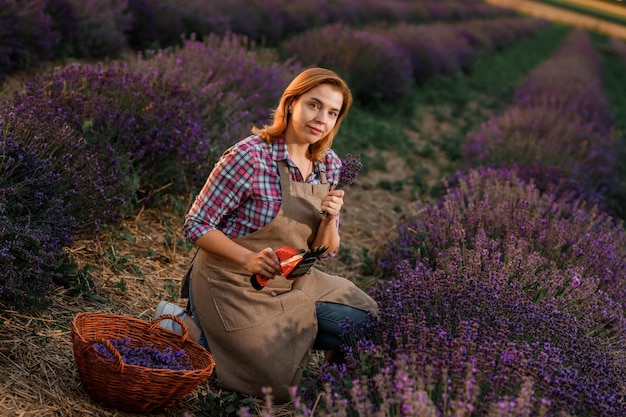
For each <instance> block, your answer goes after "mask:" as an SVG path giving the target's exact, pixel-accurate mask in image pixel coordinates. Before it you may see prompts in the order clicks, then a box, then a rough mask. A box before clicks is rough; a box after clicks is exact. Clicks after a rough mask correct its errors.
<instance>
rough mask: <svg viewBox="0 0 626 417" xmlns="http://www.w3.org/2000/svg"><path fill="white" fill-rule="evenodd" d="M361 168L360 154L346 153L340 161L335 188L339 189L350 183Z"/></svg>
mask: <svg viewBox="0 0 626 417" xmlns="http://www.w3.org/2000/svg"><path fill="white" fill-rule="evenodd" d="M361 168H363V164H362V163H361V155H358V154H354V155H353V154H347V155H346V159H344V160H343V161H341V172H340V173H339V182H337V187H335V189H337V190H338V189H341V188H343V187H345V186H346V185H352V183H353V182H354V181H355V180H356V177H357V176H358V175H359V171H360V170H361Z"/></svg>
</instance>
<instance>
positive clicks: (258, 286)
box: [250, 274, 270, 291]
mask: <svg viewBox="0 0 626 417" xmlns="http://www.w3.org/2000/svg"><path fill="white" fill-rule="evenodd" d="M269 282H270V279H269V278H265V277H263V276H261V275H260V274H252V276H250V284H252V287H254V289H255V290H257V291H261V290H262V289H263V287H265V286H266V285H267V284H268V283H269Z"/></svg>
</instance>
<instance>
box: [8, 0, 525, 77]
mask: <svg viewBox="0 0 626 417" xmlns="http://www.w3.org/2000/svg"><path fill="white" fill-rule="evenodd" d="M512 14H513V13H512V11H511V10H509V9H503V8H498V7H495V6H490V5H486V4H483V3H481V2H479V1H477V0H464V1H461V0H446V1H432V0H428V1H426V0H423V1H409V0H391V1H385V2H379V1H376V0H359V1H357V0H333V1H330V0H305V1H298V2H293V1H289V0H267V1H262V2H259V1H253V0H229V1H221V0H186V1H183V2H181V1H178V0H27V1H16V0H0V82H1V81H2V78H3V75H5V74H8V73H11V72H13V71H15V70H19V69H23V68H26V67H29V66H32V65H34V64H36V63H37V62H40V61H44V60H50V59H56V58H63V57H77V58H95V59H101V58H105V57H117V56H120V55H121V54H122V53H123V52H124V51H125V50H126V49H127V48H128V47H131V48H134V49H136V50H144V49H147V48H154V47H166V46H170V45H174V44H178V43H179V42H180V40H181V35H184V36H186V35H189V34H191V33H196V34H198V35H205V34H209V33H214V34H222V35H223V34H226V33H227V32H233V33H238V34H244V35H246V36H248V37H249V38H250V39H254V40H259V41H260V40H262V39H263V40H265V41H267V42H270V43H276V42H278V41H279V40H281V39H283V38H285V37H286V36H289V35H290V34H293V33H295V32H299V31H303V30H307V29H309V28H310V27H311V26H322V25H326V24H328V23H331V22H346V23H348V24H364V23H369V22H372V21H380V20H383V19H384V20H387V21H389V22H399V21H408V22H425V21H429V20H460V19H468V18H486V17H501V16H507V15H508V16H510V15H512Z"/></svg>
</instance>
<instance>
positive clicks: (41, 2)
mask: <svg viewBox="0 0 626 417" xmlns="http://www.w3.org/2000/svg"><path fill="white" fill-rule="evenodd" d="M46 3H47V1H46V0H27V1H22V2H16V1H15V0H0V82H1V81H2V80H3V78H4V75H6V74H8V73H11V72H14V71H16V70H18V69H24V68H27V67H29V66H31V65H34V64H36V63H39V62H40V61H43V60H46V59H50V58H52V57H53V56H54V54H55V52H56V51H57V48H58V46H59V44H60V43H61V34H60V32H59V31H58V30H55V29H56V28H55V27H54V21H53V19H52V17H51V16H50V15H49V14H48V13H46V10H45V6H46Z"/></svg>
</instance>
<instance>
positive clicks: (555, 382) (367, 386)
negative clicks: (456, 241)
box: [300, 253, 626, 416]
mask: <svg viewBox="0 0 626 417" xmlns="http://www.w3.org/2000/svg"><path fill="white" fill-rule="evenodd" d="M491 255H493V253H492V254H491ZM483 260H484V262H485V263H484V264H483V269H482V271H480V272H479V273H476V271H465V270H464V269H463V268H457V269H456V270H447V271H444V270H439V269H438V270H432V269H430V268H429V267H428V266H426V265H423V264H421V263H419V262H418V263H417V264H416V265H415V266H414V267H411V266H408V264H404V265H402V264H401V265H399V266H398V267H397V268H396V270H395V271H394V278H393V279H392V280H391V281H389V282H382V283H380V284H378V285H377V286H376V287H375V288H374V289H373V290H372V291H371V295H372V296H373V297H374V298H375V299H376V300H377V301H378V303H379V307H380V313H379V316H378V318H377V319H376V320H375V321H372V322H371V323H370V325H369V326H367V327H365V328H364V329H359V330H356V331H355V329H350V328H349V327H348V330H350V331H351V335H352V337H353V338H354V339H355V340H354V343H353V344H352V346H351V347H350V348H348V349H347V350H346V353H347V358H348V361H347V364H346V365H344V366H337V365H324V366H322V369H321V370H320V372H319V374H318V376H317V377H316V378H312V379H310V380H307V382H310V383H311V385H307V384H304V386H303V387H302V390H301V391H300V394H301V395H302V396H303V397H304V398H309V397H308V395H309V394H311V393H314V392H317V390H318V389H320V387H323V386H327V387H328V389H329V390H332V394H331V395H327V397H326V398H328V399H330V400H331V401H329V402H326V403H323V402H322V403H320V404H319V407H320V408H321V409H322V410H324V411H325V412H327V413H328V414H327V415H337V414H334V413H337V412H343V413H344V414H342V415H358V416H373V415H380V416H403V415H422V414H421V413H424V412H426V411H428V412H429V413H430V414H429V415H434V416H445V415H501V416H518V415H533V416H535V415H550V416H557V415H563V413H566V415H567V414H571V415H587V416H592V415H603V416H619V415H622V413H624V412H625V411H626V410H625V409H624V407H625V406H624V404H623V402H622V401H621V397H620V395H619V393H618V392H617V391H616V389H615V387H617V386H619V385H620V384H621V380H622V379H623V378H624V376H625V371H626V369H625V368H624V366H623V364H621V362H620V361H619V360H617V359H616V358H615V356H614V355H613V354H612V352H610V351H609V350H607V349H606V348H598V347H597V346H596V344H595V340H594V338H593V337H589V336H588V335H587V334H586V333H585V331H584V329H581V328H580V327H579V323H578V318H577V317H576V316H575V315H572V314H569V313H567V312H563V311H561V310H559V309H558V308H555V305H554V302H553V300H552V299H551V298H549V297H548V298H544V299H542V300H540V301H538V302H535V301H533V300H531V299H529V298H528V296H527V295H526V291H525V290H524V289H523V288H521V287H520V286H519V285H518V284H517V283H516V282H514V281H513V282H512V281H511V280H510V279H509V276H508V273H509V271H510V268H511V267H508V268H507V267H506V263H507V260H505V259H501V260H498V259H497V258H494V257H493V256H490V255H489V254H486V255H483ZM488 268H489V269H488ZM507 269H508V270H507ZM329 394H330V393H329Z"/></svg>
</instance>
